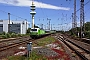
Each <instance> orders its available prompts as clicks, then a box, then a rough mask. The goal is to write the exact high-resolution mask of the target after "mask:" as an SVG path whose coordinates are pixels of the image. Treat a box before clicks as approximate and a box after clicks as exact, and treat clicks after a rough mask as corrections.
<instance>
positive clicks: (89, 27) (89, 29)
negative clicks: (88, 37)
mask: <svg viewBox="0 0 90 60" xmlns="http://www.w3.org/2000/svg"><path fill="white" fill-rule="evenodd" d="M85 31H90V22H86V23H85Z"/></svg>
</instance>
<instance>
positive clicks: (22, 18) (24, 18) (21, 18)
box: [0, 10, 25, 20]
mask: <svg viewBox="0 0 90 60" xmlns="http://www.w3.org/2000/svg"><path fill="white" fill-rule="evenodd" d="M0 11H1V12H3V13H6V14H8V12H6V11H3V10H0ZM10 15H12V16H15V17H18V18H21V19H24V20H25V18H22V17H20V16H17V15H14V14H12V13H10Z"/></svg>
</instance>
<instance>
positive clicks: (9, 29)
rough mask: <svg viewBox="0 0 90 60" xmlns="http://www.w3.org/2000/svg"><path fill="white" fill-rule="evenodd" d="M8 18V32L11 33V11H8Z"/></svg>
mask: <svg viewBox="0 0 90 60" xmlns="http://www.w3.org/2000/svg"><path fill="white" fill-rule="evenodd" d="M8 20H9V24H8V32H9V33H10V13H8Z"/></svg>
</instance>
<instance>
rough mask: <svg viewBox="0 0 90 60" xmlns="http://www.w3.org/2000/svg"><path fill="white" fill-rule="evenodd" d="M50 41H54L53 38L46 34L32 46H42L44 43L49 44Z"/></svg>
mask: <svg viewBox="0 0 90 60" xmlns="http://www.w3.org/2000/svg"><path fill="white" fill-rule="evenodd" d="M52 42H55V39H54V38H53V37H51V36H48V37H45V38H43V39H40V40H37V41H35V43H36V44H33V46H44V45H47V44H50V43H52Z"/></svg>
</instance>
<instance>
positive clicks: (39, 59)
mask: <svg viewBox="0 0 90 60" xmlns="http://www.w3.org/2000/svg"><path fill="white" fill-rule="evenodd" d="M52 42H55V39H54V38H53V37H51V36H48V37H45V38H42V39H40V40H36V41H35V43H36V44H35V43H33V46H44V45H46V44H50V43H52ZM8 60H48V59H47V58H46V57H45V56H42V55H38V54H37V53H36V51H34V50H33V51H32V52H31V54H30V57H29V59H27V57H25V56H10V57H8Z"/></svg>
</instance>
